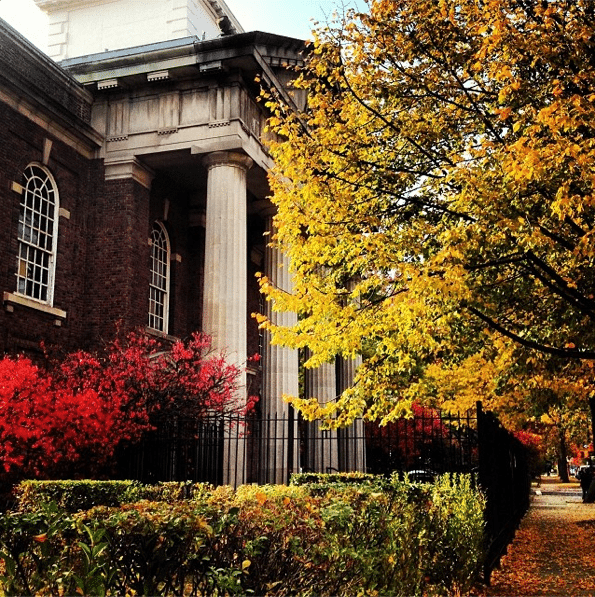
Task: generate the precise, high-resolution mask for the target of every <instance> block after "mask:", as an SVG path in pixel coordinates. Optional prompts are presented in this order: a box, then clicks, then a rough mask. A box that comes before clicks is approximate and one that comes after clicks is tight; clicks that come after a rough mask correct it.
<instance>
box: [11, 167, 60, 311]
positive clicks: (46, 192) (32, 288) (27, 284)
mask: <svg viewBox="0 0 595 597" xmlns="http://www.w3.org/2000/svg"><path fill="white" fill-rule="evenodd" d="M23 178H24V185H23V186H24V191H23V195H22V197H21V213H20V216H19V228H18V241H19V259H18V265H17V274H16V275H17V292H19V293H21V294H24V295H26V296H29V297H31V298H34V299H37V300H41V301H44V302H48V300H49V297H50V288H51V285H52V283H53V263H54V252H55V238H56V222H54V219H53V214H54V213H55V211H54V210H55V208H56V198H57V194H56V189H55V188H54V183H53V181H52V179H51V177H50V175H49V174H48V173H47V172H46V171H45V170H44V169H43V168H41V167H40V166H35V165H31V166H28V167H27V168H26V170H25V172H24V176H23Z"/></svg>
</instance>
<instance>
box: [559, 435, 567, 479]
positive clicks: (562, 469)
mask: <svg viewBox="0 0 595 597" xmlns="http://www.w3.org/2000/svg"><path fill="white" fill-rule="evenodd" d="M566 456H567V451H566V437H565V434H564V431H560V450H559V452H558V475H559V476H560V481H562V482H563V483H569V482H570V479H569V478H568V461H567V458H566Z"/></svg>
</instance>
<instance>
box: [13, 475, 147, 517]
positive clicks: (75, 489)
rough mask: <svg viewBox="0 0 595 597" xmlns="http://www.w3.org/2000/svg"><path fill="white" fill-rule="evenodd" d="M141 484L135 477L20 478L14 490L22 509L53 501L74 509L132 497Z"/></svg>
mask: <svg viewBox="0 0 595 597" xmlns="http://www.w3.org/2000/svg"><path fill="white" fill-rule="evenodd" d="M142 487H143V486H142V485H141V484H140V483H137V482H136V481H89V480H83V481H22V482H21V483H19V485H17V487H16V490H15V493H16V497H17V501H18V508H19V510H22V511H29V512H33V511H36V510H38V509H39V508H40V507H43V506H45V505H47V504H50V503H52V502H53V503H55V504H56V505H57V506H58V508H60V509H61V510H64V511H66V512H78V511H80V510H89V509H90V508H92V507H93V506H97V505H103V506H119V505H120V504H123V503H127V502H130V501H136V500H137V499H138V495H139V493H140V491H141V490H142Z"/></svg>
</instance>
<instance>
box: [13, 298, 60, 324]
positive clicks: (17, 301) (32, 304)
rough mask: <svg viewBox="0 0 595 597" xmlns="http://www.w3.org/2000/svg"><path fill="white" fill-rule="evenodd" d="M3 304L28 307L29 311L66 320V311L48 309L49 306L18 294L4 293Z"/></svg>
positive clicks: (53, 308)
mask: <svg viewBox="0 0 595 597" xmlns="http://www.w3.org/2000/svg"><path fill="white" fill-rule="evenodd" d="M4 304H6V305H22V306H23V307H29V308H30V309H35V310H36V311H41V312H43V313H47V314H48V315H53V316H54V317H57V318H58V319H66V311H63V310H62V309H57V308H56V307H50V306H49V305H46V304H44V303H40V302H39V301H35V300H33V299H30V298H27V297H26V296H21V295H20V294H13V293H12V292H5V293H4Z"/></svg>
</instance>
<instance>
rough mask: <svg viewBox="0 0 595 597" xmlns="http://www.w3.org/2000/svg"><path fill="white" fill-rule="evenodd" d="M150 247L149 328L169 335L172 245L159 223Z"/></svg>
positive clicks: (155, 224) (152, 232) (155, 226)
mask: <svg viewBox="0 0 595 597" xmlns="http://www.w3.org/2000/svg"><path fill="white" fill-rule="evenodd" d="M150 245H151V269H150V272H149V274H150V280H149V328H150V329H152V330H155V331H157V332H162V333H163V334H167V333H168V326H169V298H170V294H169V279H170V270H171V245H170V242H169V235H168V234H167V230H166V229H165V226H164V225H163V224H162V223H161V222H159V221H156V222H154V224H153V229H152V230H151V242H150Z"/></svg>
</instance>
